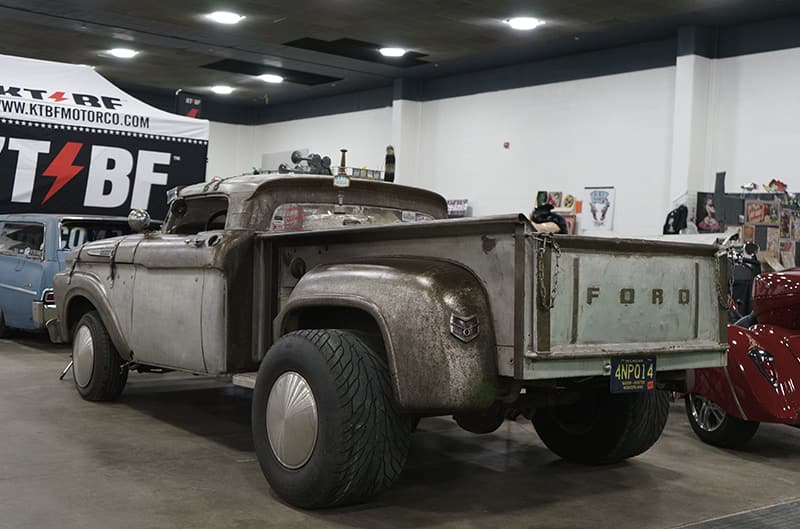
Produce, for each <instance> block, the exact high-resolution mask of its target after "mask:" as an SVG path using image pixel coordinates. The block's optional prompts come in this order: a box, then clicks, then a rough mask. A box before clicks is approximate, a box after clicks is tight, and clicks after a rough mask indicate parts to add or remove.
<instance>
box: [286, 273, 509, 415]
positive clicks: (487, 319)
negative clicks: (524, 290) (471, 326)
mask: <svg viewBox="0 0 800 529" xmlns="http://www.w3.org/2000/svg"><path fill="white" fill-rule="evenodd" d="M324 307H327V308H329V310H331V311H336V310H337V309H341V308H342V307H348V308H351V309H359V310H361V311H363V312H366V313H367V314H369V316H370V317H371V318H372V319H373V320H374V322H375V324H376V327H377V329H379V330H380V334H381V336H382V338H383V348H384V350H385V353H386V360H387V363H388V365H389V369H390V371H391V377H392V382H393V386H394V388H393V389H394V393H395V397H396V399H397V402H398V403H399V404H400V406H401V407H402V408H403V409H405V410H407V411H418V412H445V413H451V412H454V411H465V410H478V409H485V408H487V407H488V406H489V405H491V403H492V402H494V401H495V400H496V394H497V390H496V384H497V364H496V359H495V357H496V355H495V351H496V347H495V337H494V330H493V328H492V319H491V311H490V307H489V303H488V300H487V295H486V292H485V291H484V289H483V286H482V285H481V283H480V282H479V281H478V279H477V278H476V277H475V276H474V275H473V274H472V273H471V272H470V271H468V270H467V269H465V268H463V267H461V266H459V265H457V264H454V263H451V262H446V261H435V260H417V259H403V258H386V259H376V260H371V261H369V262H358V263H348V264H327V265H320V266H317V267H315V268H313V269H312V270H310V271H309V272H308V273H306V274H305V275H304V276H303V277H302V278H301V279H300V281H299V282H298V283H297V285H296V286H295V288H294V290H293V291H292V293H291V295H290V296H289V299H288V301H287V303H286V304H285V306H284V308H283V310H282V311H281V313H280V314H279V315H278V317H277V319H276V321H275V334H276V338H277V337H278V336H281V335H283V334H286V333H287V332H291V331H294V330H297V329H298V328H299V325H301V324H300V323H299V322H301V320H302V318H301V315H302V313H303V311H305V310H308V309H311V308H313V309H315V310H319V308H324ZM452 316H455V317H459V316H460V317H462V318H469V317H471V316H475V317H476V318H477V322H478V326H479V328H478V333H477V335H476V336H468V337H464V336H462V338H466V339H465V340H464V339H459V338H457V337H456V336H455V335H454V334H453V333H452V332H451V317H452ZM315 325H318V324H317V323H316V322H314V321H310V322H305V323H303V324H302V327H304V328H314V326H315ZM457 333H458V331H457V330H456V334H457Z"/></svg>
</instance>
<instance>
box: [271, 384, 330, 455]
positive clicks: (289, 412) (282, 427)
mask: <svg viewBox="0 0 800 529" xmlns="http://www.w3.org/2000/svg"><path fill="white" fill-rule="evenodd" d="M317 429H318V416H317V401H316V400H314V393H313V392H312V391H311V386H310V385H309V384H308V381H307V380H306V379H305V378H303V376H302V375H301V374H300V373H296V372H294V371H287V372H286V373H283V374H282V375H281V376H279V377H278V379H277V380H275V383H274V384H273V385H272V389H271V390H270V392H269V397H267V438H268V439H269V445H270V447H271V448H272V453H273V454H275V458H276V459H277V460H278V461H279V462H280V464H281V465H283V466H285V467H286V468H289V469H293V470H294V469H298V468H300V467H302V466H303V465H305V464H306V463H308V460H309V459H311V455H312V454H313V453H314V447H315V446H316V444H317Z"/></svg>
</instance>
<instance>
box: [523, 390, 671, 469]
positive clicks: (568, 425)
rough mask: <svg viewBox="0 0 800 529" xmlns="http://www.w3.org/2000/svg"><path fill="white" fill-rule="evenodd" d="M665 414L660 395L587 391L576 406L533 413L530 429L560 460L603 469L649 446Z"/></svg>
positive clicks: (666, 406)
mask: <svg viewBox="0 0 800 529" xmlns="http://www.w3.org/2000/svg"><path fill="white" fill-rule="evenodd" d="M668 414H669V397H668V395H667V393H666V392H665V391H648V392H645V393H629V394H619V395H612V394H610V393H608V392H607V391H595V392H591V393H587V394H585V395H584V397H583V398H582V399H580V400H579V401H578V402H577V403H575V404H571V405H568V406H557V407H553V408H544V409H540V410H537V412H536V414H535V415H534V417H533V426H534V428H536V432H537V433H538V434H539V437H541V439H542V441H543V442H544V444H545V445H547V447H548V448H549V449H550V450H552V451H553V452H555V453H556V454H557V455H559V456H560V457H562V458H564V459H567V460H569V461H574V462H576V463H582V464H586V465H605V464H611V463H616V462H619V461H622V460H624V459H627V458H630V457H634V456H637V455H639V454H641V453H643V452H645V451H647V450H648V449H649V448H650V447H651V446H653V445H654V444H655V442H656V441H657V440H658V438H659V437H660V436H661V433H662V432H663V431H664V426H665V425H666V423H667V415H668Z"/></svg>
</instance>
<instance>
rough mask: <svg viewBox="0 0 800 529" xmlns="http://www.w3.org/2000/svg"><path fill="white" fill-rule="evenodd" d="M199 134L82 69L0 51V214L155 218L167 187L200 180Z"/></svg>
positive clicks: (190, 122) (196, 124) (197, 124)
mask: <svg viewBox="0 0 800 529" xmlns="http://www.w3.org/2000/svg"><path fill="white" fill-rule="evenodd" d="M208 130H209V125H208V121H205V120H201V119H193V118H187V117H183V116H178V115H175V114H171V113H169V112H164V111H161V110H159V109H156V108H154V107H151V106H149V105H147V104H145V103H143V102H141V101H139V100H137V99H135V98H133V97H132V96H130V95H128V94H127V93H125V92H123V91H122V90H120V89H119V88H117V87H116V86H114V85H113V84H112V83H111V82H109V81H108V80H106V79H105V78H104V77H102V76H101V75H99V74H98V73H97V72H95V71H94V70H93V69H92V68H90V67H88V66H76V65H71V64H63V63H56V62H49V61H39V60H33V59H23V58H19V57H11V56H7V55H0V211H2V212H4V213H6V212H35V213H70V214H96V215H120V216H125V215H127V214H128V212H129V211H130V210H131V209H133V208H143V209H147V210H149V212H150V214H151V216H152V217H153V218H154V219H162V218H164V215H165V214H166V209H167V201H166V192H167V191H168V190H169V189H171V188H173V187H176V186H180V185H187V184H192V183H196V182H202V181H203V180H205V174H206V156H207V152H208Z"/></svg>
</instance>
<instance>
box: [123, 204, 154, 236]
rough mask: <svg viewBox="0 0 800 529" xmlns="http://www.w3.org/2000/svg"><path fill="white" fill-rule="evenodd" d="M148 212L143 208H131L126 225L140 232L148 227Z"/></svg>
mask: <svg viewBox="0 0 800 529" xmlns="http://www.w3.org/2000/svg"><path fill="white" fill-rule="evenodd" d="M150 222H151V221H150V214H149V213H148V212H147V210H145V209H132V210H131V212H130V213H128V226H130V227H131V229H132V230H133V231H134V232H136V233H142V232H143V231H145V230H146V229H148V228H149V227H150Z"/></svg>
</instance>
